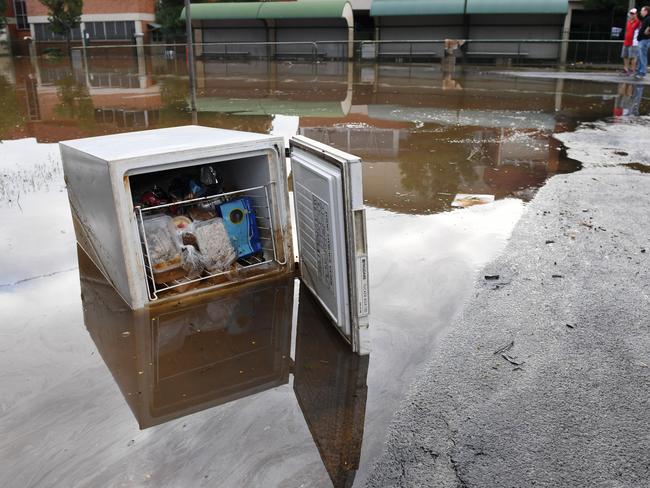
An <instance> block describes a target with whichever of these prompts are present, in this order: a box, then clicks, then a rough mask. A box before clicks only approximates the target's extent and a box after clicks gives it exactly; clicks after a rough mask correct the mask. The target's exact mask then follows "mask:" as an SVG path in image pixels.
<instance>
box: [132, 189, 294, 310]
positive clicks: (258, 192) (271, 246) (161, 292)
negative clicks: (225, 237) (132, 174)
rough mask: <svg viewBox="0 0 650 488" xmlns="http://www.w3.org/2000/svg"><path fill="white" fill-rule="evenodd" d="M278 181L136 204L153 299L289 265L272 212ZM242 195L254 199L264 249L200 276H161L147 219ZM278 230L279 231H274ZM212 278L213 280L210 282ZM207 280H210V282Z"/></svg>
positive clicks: (148, 287) (143, 256)
mask: <svg viewBox="0 0 650 488" xmlns="http://www.w3.org/2000/svg"><path fill="white" fill-rule="evenodd" d="M274 185H275V182H271V183H269V184H267V185H263V186H258V187H252V188H246V189H244V190H238V191H233V192H228V193H221V194H218V195H211V196H208V197H202V198H195V199H191V200H185V201H180V202H174V203H169V204H164V205H157V206H152V207H139V206H138V207H135V209H134V211H135V216H136V221H137V223H138V230H139V233H140V239H141V245H142V266H143V269H144V273H145V276H146V277H147V291H148V293H149V300H151V301H155V300H158V299H159V298H164V297H166V296H168V295H169V293H172V292H173V293H179V292H180V293H182V292H184V291H186V290H188V289H189V288H190V287H194V286H203V285H204V284H207V285H214V284H218V283H227V282H229V281H233V282H235V281H239V280H241V279H242V278H244V277H251V276H254V275H256V274H263V273H266V272H268V270H269V269H270V268H273V267H274V266H275V265H276V264H277V265H280V266H283V265H285V264H286V258H285V257H284V256H283V255H282V254H281V253H279V252H278V249H279V247H281V243H278V242H276V238H277V234H278V232H277V228H276V225H275V222H274V220H273V212H272V211H271V208H272V207H271V199H270V196H269V195H270V194H272V193H273V191H272V187H273V186H274ZM239 198H248V199H250V201H251V202H252V210H253V213H254V214H255V219H256V227H257V229H258V232H259V241H260V243H261V247H262V249H261V252H259V253H255V254H253V255H250V256H246V257H242V258H239V259H238V260H237V261H236V263H235V264H234V265H233V266H232V267H230V268H229V269H227V270H225V271H218V272H208V271H204V272H203V273H202V274H201V275H200V276H198V277H192V278H188V277H187V276H183V274H184V271H183V270H182V269H178V271H179V273H176V276H174V273H173V272H172V273H171V274H168V276H170V278H169V279H163V280H161V279H160V276H164V275H160V274H159V275H158V276H156V274H155V273H154V266H153V263H152V259H151V256H152V254H151V250H150V242H151V236H148V235H147V231H146V229H145V227H146V226H145V222H146V220H147V218H150V217H154V216H156V215H165V213H166V212H170V211H172V210H174V211H175V212H178V210H179V209H183V210H185V211H187V210H188V209H189V208H191V207H198V206H205V205H210V204H212V205H216V204H217V203H219V202H224V201H232V200H235V199H239ZM274 230H276V231H275V232H274ZM208 280H209V281H208ZM206 282H207V283H206Z"/></svg>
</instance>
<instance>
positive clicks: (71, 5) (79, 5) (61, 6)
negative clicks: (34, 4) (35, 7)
mask: <svg viewBox="0 0 650 488" xmlns="http://www.w3.org/2000/svg"><path fill="white" fill-rule="evenodd" d="M40 2H41V3H42V4H43V5H45V6H46V7H47V9H48V17H47V20H48V21H49V22H50V27H51V28H52V32H54V33H55V34H60V35H62V36H64V37H65V38H66V40H67V41H70V37H71V36H72V29H74V28H75V27H77V26H78V25H79V23H80V22H81V11H82V9H83V0H40Z"/></svg>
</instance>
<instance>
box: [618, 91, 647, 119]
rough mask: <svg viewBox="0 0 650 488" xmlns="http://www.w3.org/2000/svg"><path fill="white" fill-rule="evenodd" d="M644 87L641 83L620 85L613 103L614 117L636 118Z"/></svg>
mask: <svg viewBox="0 0 650 488" xmlns="http://www.w3.org/2000/svg"><path fill="white" fill-rule="evenodd" d="M644 87H645V86H644V85H642V84H641V83H620V84H619V85H618V92H617V94H616V99H615V101H614V117H636V116H638V115H639V110H640V107H641V100H642V99H643V89H644Z"/></svg>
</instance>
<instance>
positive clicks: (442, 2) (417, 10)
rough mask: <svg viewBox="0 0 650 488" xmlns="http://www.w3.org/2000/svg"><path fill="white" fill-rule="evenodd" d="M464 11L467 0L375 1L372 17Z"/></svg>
mask: <svg viewBox="0 0 650 488" xmlns="http://www.w3.org/2000/svg"><path fill="white" fill-rule="evenodd" d="M524 1H525V0H524ZM464 10H465V0H373V1H372V5H371V7H370V15H371V16H373V17H380V16H389V15H448V14H462V13H463V11H464Z"/></svg>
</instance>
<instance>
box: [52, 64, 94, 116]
mask: <svg viewBox="0 0 650 488" xmlns="http://www.w3.org/2000/svg"><path fill="white" fill-rule="evenodd" d="M55 85H56V94H57V97H58V99H59V103H58V104H57V105H56V106H55V107H54V113H55V114H56V115H57V116H59V117H61V118H63V119H67V120H74V121H76V123H77V124H78V126H79V127H85V128H88V127H92V126H93V125H94V124H95V111H94V107H93V102H92V99H91V98H90V94H89V93H88V88H86V86H85V85H82V84H80V83H78V82H77V81H76V80H75V79H74V78H73V77H72V76H68V77H66V78H62V79H60V80H57V81H56V82H55Z"/></svg>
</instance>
